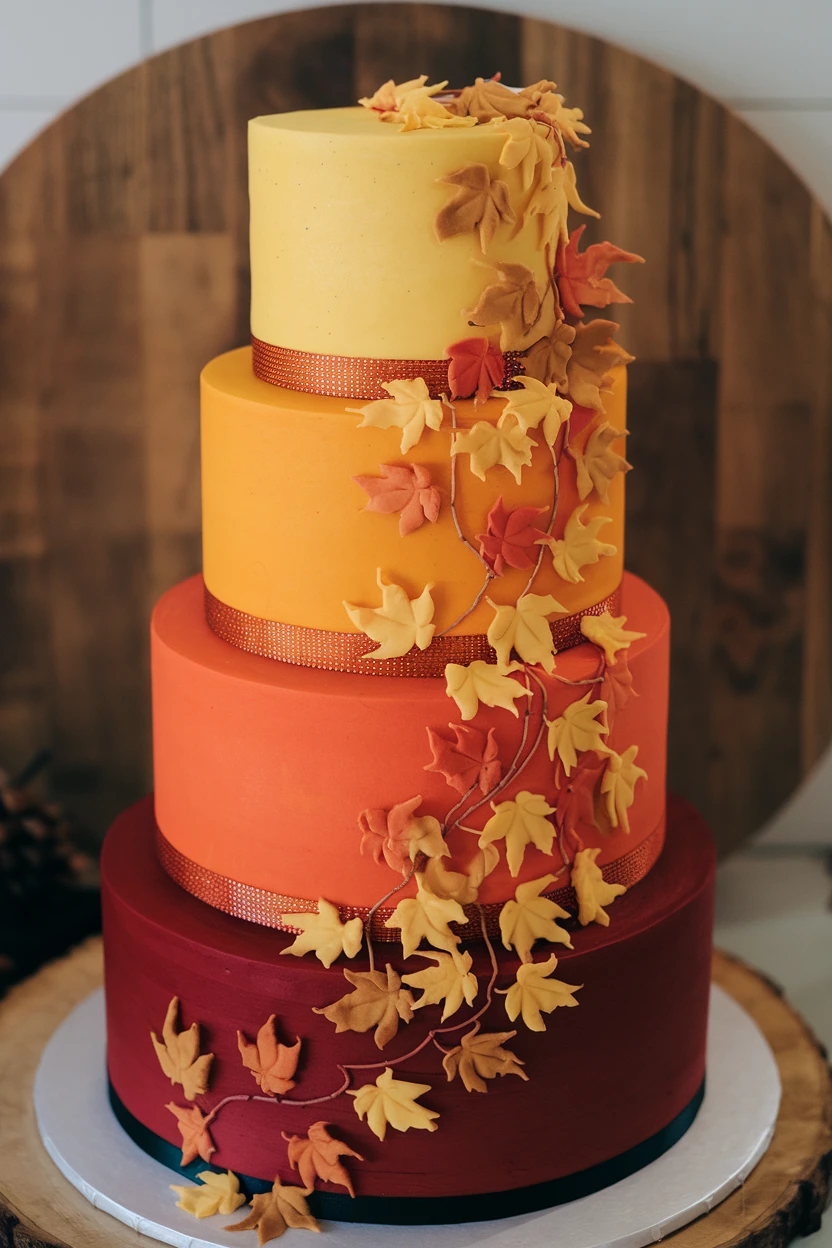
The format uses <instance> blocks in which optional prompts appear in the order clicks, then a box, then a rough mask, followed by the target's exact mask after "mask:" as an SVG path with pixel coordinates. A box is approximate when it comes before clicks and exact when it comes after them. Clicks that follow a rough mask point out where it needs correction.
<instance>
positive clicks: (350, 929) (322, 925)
mask: <svg viewBox="0 0 832 1248" xmlns="http://www.w3.org/2000/svg"><path fill="white" fill-rule="evenodd" d="M282 917H283V921H284V922H285V923H286V924H287V926H289V927H299V928H300V935H299V936H296V937H295V940H294V943H293V944H291V945H288V946H287V947H286V948H285V949H281V950H280V952H281V953H291V954H293V955H294V956H295V957H298V958H299V957H303V955H304V954H305V953H314V954H315V957H316V958H317V959H318V961H319V962H323V964H324V966H326V967H329V966H331V965H332V963H333V962H334V961H335V959H336V958H337V957H339V956H340V955H341V954H342V953H343V954H345V955H346V957H348V958H354V957H356V956H357V954H358V951H359V949H360V948H361V942H362V940H363V939H364V925H363V923H362V922H361V920H360V919H359V918H355V919H349V920H348V921H347V922H346V923H342V922H341V915H340V914H339V912H338V907H337V906H333V904H332V902H331V901H325V900H324V898H323V897H320V898H319V899H318V913H317V914H286V915H283V916H282Z"/></svg>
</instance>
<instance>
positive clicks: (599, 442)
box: [567, 420, 632, 503]
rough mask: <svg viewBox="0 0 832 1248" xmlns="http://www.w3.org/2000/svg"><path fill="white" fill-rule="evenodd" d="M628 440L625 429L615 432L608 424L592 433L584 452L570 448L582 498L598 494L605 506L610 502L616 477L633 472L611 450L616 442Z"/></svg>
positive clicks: (598, 427) (579, 494)
mask: <svg viewBox="0 0 832 1248" xmlns="http://www.w3.org/2000/svg"><path fill="white" fill-rule="evenodd" d="M626 436H627V430H626V429H613V427H612V425H611V424H609V423H608V422H607V421H606V420H605V421H602V422H601V424H599V425H597V426H596V427H595V428H594V429H593V430H592V432H591V433H590V435H589V437H588V438H587V440H586V446H585V447H584V449H583V450H582V451H581V450H580V449H578V448H577V447H572V446H569V447H568V448H567V449H568V452H569V454H570V455H571V456H572V458H573V459H574V461H575V467H576V468H577V472H578V497H579V498H581V499H585V498H586V497H587V495H588V494H590V493H591V491H592V490H595V493H596V494H597V495H598V497H599V498H600V500H601V502H602V503H608V502H609V501H610V493H609V491H610V483H611V482H612V480H613V478H614V477H615V476H616V474H617V473H619V472H629V471H630V469H631V468H632V464H628V463H627V461H626V459H625V458H624V456H623V455H619V454H618V452H617V451H614V450H613V449H612V444H613V442H616V441H618V439H619V438H626Z"/></svg>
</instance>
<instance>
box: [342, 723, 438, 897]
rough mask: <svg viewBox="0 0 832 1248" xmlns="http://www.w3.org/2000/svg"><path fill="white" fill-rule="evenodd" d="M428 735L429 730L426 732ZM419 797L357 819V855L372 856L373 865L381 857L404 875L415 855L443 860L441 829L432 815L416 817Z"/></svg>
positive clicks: (376, 807)
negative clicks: (359, 843) (366, 854)
mask: <svg viewBox="0 0 832 1248" xmlns="http://www.w3.org/2000/svg"><path fill="white" fill-rule="evenodd" d="M428 731H429V732H430V729H428ZM421 804H422V798H421V796H417V797H411V798H409V799H408V800H407V801H406V802H398V803H397V804H396V805H395V806H392V807H391V808H390V809H389V810H385V809H384V808H383V807H381V806H375V807H369V808H368V809H367V810H363V811H362V812H361V814H360V815H359V816H358V826H359V828H360V830H361V853H362V854H365V853H369V854H372V856H373V858H374V859H375V861H376V862H381V859H382V857H383V858H384V861H385V862H386V863H387V865H388V867H390V868H391V869H392V870H393V871H400V872H401V874H402V875H407V873H408V871H409V870H410V866H411V863H414V862H415V861H416V858H417V856H418V855H419V854H425V855H426V856H427V857H428V858H434V857H447V855H448V854H450V852H451V851H450V850H449V849H448V846H447V845H446V844H445V841H444V839H443V837H442V825H441V824H440V822H439V820H438V819H434V818H433V816H432V815H421V816H417V815H416V814H415V811H416V810H418V808H419V806H420V805H421Z"/></svg>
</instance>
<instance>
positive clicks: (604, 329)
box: [566, 320, 634, 412]
mask: <svg viewBox="0 0 832 1248" xmlns="http://www.w3.org/2000/svg"><path fill="white" fill-rule="evenodd" d="M617 330H618V326H617V325H616V324H615V322H614V321H603V320H597V321H585V322H582V323H581V324H580V325H579V326H578V327H577V329H576V332H575V341H574V342H573V343H572V354H571V355H570V357H569V362H568V364H567V366H566V390H567V391H568V394H569V397H570V399H571V400H572V402H573V403H578V404H580V406H581V407H591V408H593V409H594V410H595V411H596V412H602V411H603V410H604V403H603V400H602V398H601V391H602V390H609V388H610V386H611V385H612V378H613V374H612V370H613V369H614V368H615V367H616V366H617V365H619V364H629V363H630V362H631V361H632V360H633V358H634V357H633V356H632V355H629V354H628V353H627V352H626V351H625V350H624V348H623V347H620V346H619V345H618V343H617V342H615V341H614V339H613V335H614V334H615V333H616V332H617Z"/></svg>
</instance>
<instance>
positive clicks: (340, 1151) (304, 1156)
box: [282, 1122, 364, 1196]
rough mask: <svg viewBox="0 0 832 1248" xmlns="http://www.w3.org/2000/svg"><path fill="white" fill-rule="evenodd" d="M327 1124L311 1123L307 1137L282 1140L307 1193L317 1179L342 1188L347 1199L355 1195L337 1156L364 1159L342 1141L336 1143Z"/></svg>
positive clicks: (292, 1136) (291, 1164)
mask: <svg viewBox="0 0 832 1248" xmlns="http://www.w3.org/2000/svg"><path fill="white" fill-rule="evenodd" d="M329 1125H330V1124H329V1123H328V1122H313V1123H312V1126H311V1127H310V1128H309V1130H308V1132H307V1133H306V1135H287V1134H286V1132H285V1131H284V1132H283V1133H282V1134H283V1138H284V1140H286V1141H287V1143H288V1145H289V1150H288V1151H289V1165H290V1166H291V1167H292V1169H293V1170H297V1171H298V1173H299V1175H300V1178H301V1182H302V1183H303V1186H304V1187H306V1188H309V1189H310V1190H311V1189H312V1188H313V1187H314V1186H315V1180H316V1179H323V1181H324V1183H335V1184H336V1185H337V1186H338V1187H345V1188H346V1189H347V1191H348V1192H349V1194H350V1196H355V1191H354V1190H353V1186H352V1180H351V1178H350V1176H349V1174H348V1173H347V1171H346V1170H345V1169H344V1167H343V1165H342V1164H341V1162H340V1161H339V1160H338V1159H339V1157H354V1158H355V1159H356V1161H363V1160H364V1158H363V1157H362V1156H361V1154H360V1153H357V1152H356V1151H355V1149H354V1148H350V1146H349V1144H345V1143H344V1142H343V1140H336V1139H335V1138H334V1137H333V1136H331V1135H330V1134H329V1131H328V1129H327V1128H328V1127H329Z"/></svg>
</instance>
